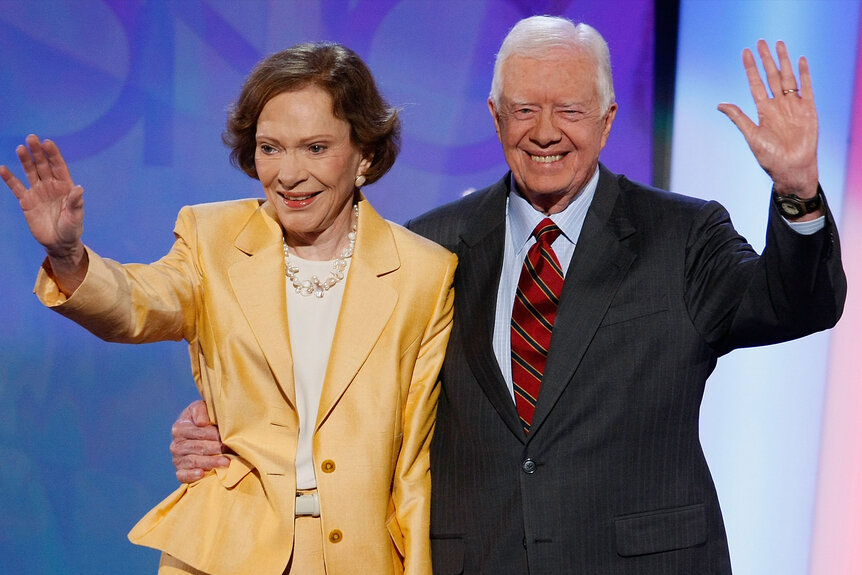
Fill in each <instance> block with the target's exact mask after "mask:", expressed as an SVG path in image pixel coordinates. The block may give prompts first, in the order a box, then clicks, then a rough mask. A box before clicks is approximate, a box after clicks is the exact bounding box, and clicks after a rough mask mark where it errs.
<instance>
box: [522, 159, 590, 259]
mask: <svg viewBox="0 0 862 575" xmlns="http://www.w3.org/2000/svg"><path fill="white" fill-rule="evenodd" d="M509 178H510V182H509V189H510V190H512V191H514V192H515V193H510V194H509V202H508V208H507V209H508V212H507V213H508V219H509V231H510V233H511V238H512V246H513V247H514V248H515V251H516V252H517V251H518V250H520V249H521V247H523V246H524V245H525V244H526V243H527V241H528V240H529V239H530V234H532V233H533V230H534V229H535V227H536V226H537V225H539V222H541V221H542V220H543V219H544V218H545V217H546V216H545V214H543V213H542V212H540V211H538V210H537V209H536V208H534V207H533V206H531V205H530V202H528V201H527V200H526V198H524V196H522V195H521V193H520V191H518V186H517V184H516V183H515V177H514V175H510V176H509ZM598 184H599V167H598V166H596V171H595V172H594V173H593V177H592V178H590V181H589V182H587V185H586V186H584V187H583V189H582V190H581V191H580V192H579V193H578V195H577V196H575V199H574V200H572V201H571V203H570V204H569V205H568V206H566V209H564V210H563V211H562V212H559V213H557V214H552V215H550V216H547V217H549V218H551V221H553V222H554V223H555V224H557V227H559V228H560V230H561V231H562V232H563V234H562V236H563V237H565V238H566V239H567V240H568V241H569V242H571V243H573V244H575V243H577V241H578V236H579V235H580V233H581V228H582V227H583V226H584V219H585V218H586V214H587V210H588V209H589V207H590V204H591V203H592V201H593V196H595V194H596V187H597V186H598Z"/></svg>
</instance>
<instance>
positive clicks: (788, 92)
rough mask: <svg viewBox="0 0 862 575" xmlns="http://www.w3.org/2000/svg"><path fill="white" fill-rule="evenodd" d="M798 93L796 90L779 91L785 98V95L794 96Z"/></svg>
mask: <svg viewBox="0 0 862 575" xmlns="http://www.w3.org/2000/svg"><path fill="white" fill-rule="evenodd" d="M798 91H799V90H797V89H796V88H790V89H789V90H781V93H782V94H784V95H785V96H786V95H787V94H795V93H796V92H798Z"/></svg>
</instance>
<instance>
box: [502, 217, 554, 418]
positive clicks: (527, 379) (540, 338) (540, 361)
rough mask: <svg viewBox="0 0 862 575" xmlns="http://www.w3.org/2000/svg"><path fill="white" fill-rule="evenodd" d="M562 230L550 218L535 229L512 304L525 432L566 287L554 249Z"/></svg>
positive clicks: (518, 396)
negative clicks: (533, 241) (554, 243)
mask: <svg viewBox="0 0 862 575" xmlns="http://www.w3.org/2000/svg"><path fill="white" fill-rule="evenodd" d="M560 233H561V232H560V228H558V227H557V226H556V224H554V222H552V221H551V220H550V218H545V219H544V220H542V221H541V222H540V223H539V225H538V226H536V229H534V230H533V234H532V235H533V236H535V238H536V243H535V244H533V245H532V246H531V247H530V249H529V250H528V251H527V258H526V259H525V260H524V267H523V268H522V269H521V277H520V279H519V280H518V290H517V291H516V292H515V303H514V305H513V306H512V383H513V384H514V388H515V406H516V407H517V408H518V415H519V416H520V418H521V424H522V425H523V426H524V432H525V433H530V423H531V422H532V421H533V412H534V411H535V408H536V398H538V397H539V387H540V386H541V383H542V374H543V373H544V371H545V360H546V359H547V357H548V347H549V346H550V345H551V332H552V330H553V328H554V318H555V317H556V315H557V304H558V303H559V299H560V294H561V293H562V291H563V270H562V268H561V267H560V262H559V260H557V255H556V254H555V253H554V250H552V249H551V244H552V243H553V242H554V240H555V239H557V237H558V236H559V235H560Z"/></svg>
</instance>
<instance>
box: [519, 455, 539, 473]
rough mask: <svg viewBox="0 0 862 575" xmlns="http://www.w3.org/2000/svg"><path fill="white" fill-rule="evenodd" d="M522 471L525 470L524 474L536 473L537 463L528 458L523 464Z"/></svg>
mask: <svg viewBox="0 0 862 575" xmlns="http://www.w3.org/2000/svg"><path fill="white" fill-rule="evenodd" d="M521 469H523V470H524V473H535V472H536V462H535V461H533V460H532V459H530V458H527V459H525V460H524V463H522V464H521Z"/></svg>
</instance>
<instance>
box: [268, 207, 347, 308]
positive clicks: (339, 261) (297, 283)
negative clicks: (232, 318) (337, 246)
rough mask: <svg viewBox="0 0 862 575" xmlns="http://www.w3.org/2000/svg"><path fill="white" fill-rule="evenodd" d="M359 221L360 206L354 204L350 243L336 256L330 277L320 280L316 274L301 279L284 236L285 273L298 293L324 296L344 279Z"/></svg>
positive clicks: (282, 242)
mask: <svg viewBox="0 0 862 575" xmlns="http://www.w3.org/2000/svg"><path fill="white" fill-rule="evenodd" d="M358 221H359V206H358V205H356V204H353V230H352V231H351V232H350V233H348V234H347V241H348V245H347V247H346V248H344V250H343V251H342V252H341V255H340V256H338V257H337V258H335V261H333V262H332V268H331V271H330V272H329V277H328V278H326V279H325V280H323V281H320V279H318V277H317V276H316V275H312V276H311V279H307V280H300V279H299V278H298V277H297V276H298V275H299V268H298V267H297V266H296V264H295V263H292V262H291V261H290V251H289V250H288V249H287V241H286V240H285V239H284V238H282V239H281V245H282V247H283V248H284V275H285V276H287V279H289V280H290V285H292V286H293V289H294V290H296V293H298V294H300V295H304V296H309V295H314V297H316V298H323V296H324V294H325V293H326V292H327V291H329V289H330V288H331V287H332V286H334V285H335V284H337V283H338V282H340V281H341V280H343V279H344V270H346V269H347V258H349V257H350V256H352V255H353V246H354V245H355V244H356V222H358Z"/></svg>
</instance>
